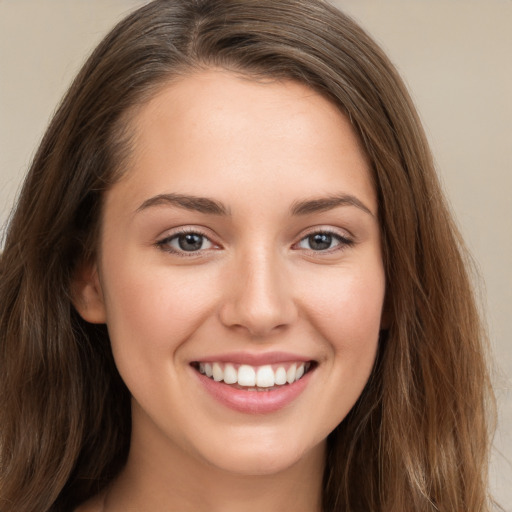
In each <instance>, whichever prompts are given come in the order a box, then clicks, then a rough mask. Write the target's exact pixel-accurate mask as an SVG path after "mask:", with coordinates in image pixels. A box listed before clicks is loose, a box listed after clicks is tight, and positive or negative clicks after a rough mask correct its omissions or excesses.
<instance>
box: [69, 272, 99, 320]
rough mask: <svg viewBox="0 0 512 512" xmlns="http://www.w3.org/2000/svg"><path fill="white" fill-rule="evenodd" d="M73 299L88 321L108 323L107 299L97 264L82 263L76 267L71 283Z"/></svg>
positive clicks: (82, 315) (79, 311)
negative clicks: (105, 298) (104, 295)
mask: <svg viewBox="0 0 512 512" xmlns="http://www.w3.org/2000/svg"><path fill="white" fill-rule="evenodd" d="M71 300H72V302H73V305H74V306H75V308H76V310H77V311H78V313H79V314H80V316H81V317H82V318H83V319H84V320H85V321H86V322H90V323H91V324H104V323H106V321H107V315H106V311H105V301H104V298H103V291H102V289H101V283H100V279H99V275H98V268H97V266H96V265H95V264H93V265H91V264H82V265H80V266H79V267H78V268H77V269H76V272H75V275H74V278H73V282H72V283H71Z"/></svg>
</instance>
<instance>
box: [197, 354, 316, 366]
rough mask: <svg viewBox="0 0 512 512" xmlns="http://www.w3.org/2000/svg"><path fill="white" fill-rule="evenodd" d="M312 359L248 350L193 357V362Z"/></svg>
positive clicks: (260, 363) (257, 362) (263, 362)
mask: <svg viewBox="0 0 512 512" xmlns="http://www.w3.org/2000/svg"><path fill="white" fill-rule="evenodd" d="M308 361H313V359H312V358H310V357H306V356H303V355H299V354H293V353H290V352H266V353H250V352H230V353H225V354H215V355H211V356H207V357H201V358H199V359H194V361H192V362H194V363H206V362H218V363H235V364H248V365H250V366H263V365H266V364H278V363H286V362H308Z"/></svg>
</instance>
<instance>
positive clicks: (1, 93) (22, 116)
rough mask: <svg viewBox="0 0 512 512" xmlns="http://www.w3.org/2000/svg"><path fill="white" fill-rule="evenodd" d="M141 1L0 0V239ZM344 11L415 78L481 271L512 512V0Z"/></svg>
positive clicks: (498, 466) (496, 474)
mask: <svg viewBox="0 0 512 512" xmlns="http://www.w3.org/2000/svg"><path fill="white" fill-rule="evenodd" d="M276 1H277V0H276ZM143 3H145V2H143V1H140V0H0V226H1V227H2V229H1V230H0V235H1V234H2V233H3V226H4V225H5V223H6V222H7V219H8V215H9V212H10V210H11V208H12V206H13V204H14V201H15V198H16V195H17V193H18V191H19V188H20V185H21V182H22V180H23V176H24V174H25V173H26V171H27V168H28V165H29V162H30V159H31V157H32V156H33V154H34V151H35V149H36V147H37V144H38V142H39V140H40V138H41V136H42V134H43V132H44V129H45V127H46V125H47V123H48V120H49V118H50V117H51V115H52V112H53V111H54V109H55V107H56V105H57V104H58V102H59V100H60V98H61V96H62V95H63V93H64V92H65V90H66V88H67V86H68V85H69V83H70V81H71V79H72V78H73V76H74V75H75V73H76V72H77V71H78V69H79V68H80V66H81V64H82V63H83V61H84V59H85V57H86V56H87V55H88V54H89V53H90V51H91V50H92V48H93V47H94V46H95V45H96V44H97V43H98V42H99V40H100V39H101V38H102V36H103V35H104V34H105V33H106V32H107V31H108V30H109V29H110V28H111V27H112V26H113V24H114V23H115V22H116V21H118V20H119V19H121V18H122V17H123V16H124V15H125V14H127V13H128V12H129V11H131V10H132V9H133V8H135V7H136V6H138V5H141V4H143ZM334 3H335V5H337V6H338V7H340V8H342V9H343V10H344V11H345V12H347V13H349V14H351V15H352V16H353V17H354V18H355V19H357V20H358V21H359V22H360V23H361V24H362V25H363V27H365V28H366V29H367V30H368V31H369V32H370V33H371V34H372V35H373V36H374V37H375V39H376V40H377V41H378V42H379V43H380V44H381V45H382V47H383V48H384V49H385V50H386V51H387V53H388V55H389V56H390V57H391V60H392V61H393V62H394V63H395V65H396V66H397V67H398V69H399V71H400V72H401V74H402V76H403V77H404V78H405V81H406V83H407V84H408V86H409V88H410V91H411V93H412V96H413V98H414V100H415V102H416V105H417V107H418V109H419V112H420V115H421V117H422V119H423V122H424V125H425V128H426V131H427V134H428V136H429V139H430V142H431V144H432V148H433V152H434V155H435V157H436V161H437V164H438V171H439V174H440V176H441V180H442V182H443V183H444V185H445V189H446V192H447V195H448V198H449V200H450V202H451V204H452V208H453V211H454V213H455V217H456V219H457V220H458V222H459V225H460V227H461V229H462V232H463V234H464V236H465V238H466V241H467V243H468V246H469V248H470V250H471V251H472V253H473V256H474V257H475V260H476V262H477V264H478V266H479V268H480V272H481V275H482V278H483V282H484V283H483V284H482V290H483V293H482V296H483V300H482V302H483V307H484V309H485V310H486V314H487V320H488V323H489V327H490V334H491V342H492V346H493V350H494V355H495V360H496V368H495V387H496V394H497V397H498V405H499V412H500V415H499V425H498V432H497V435H496V439H495V450H494V456H493V462H492V467H491V483H492V488H493V489H494V491H495V495H496V497H497V499H498V501H499V502H500V503H501V505H502V506H503V507H504V508H505V510H507V511H512V377H511V376H512V343H511V342H510V338H511V334H510V333H512V270H511V267H512V192H511V191H512V1H511V0H429V1H425V0H423V1H420V0H386V1H385V2H384V1H382V0H338V1H335V2H334Z"/></svg>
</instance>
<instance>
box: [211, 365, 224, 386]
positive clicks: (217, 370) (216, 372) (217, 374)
mask: <svg viewBox="0 0 512 512" xmlns="http://www.w3.org/2000/svg"><path fill="white" fill-rule="evenodd" d="M212 376H213V380H216V381H217V382H219V381H221V380H223V379H224V372H223V371H222V367H221V366H220V364H219V363H213V367H212Z"/></svg>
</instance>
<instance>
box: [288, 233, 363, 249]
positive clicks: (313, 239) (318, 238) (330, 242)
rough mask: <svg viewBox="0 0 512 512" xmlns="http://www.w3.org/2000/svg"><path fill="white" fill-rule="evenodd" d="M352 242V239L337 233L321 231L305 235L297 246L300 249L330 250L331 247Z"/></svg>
mask: <svg viewBox="0 0 512 512" xmlns="http://www.w3.org/2000/svg"><path fill="white" fill-rule="evenodd" d="M352 244H353V241H352V240H349V239H348V238H345V237H343V236H341V235H338V234H337V233H332V232H328V231H320V232H316V233H311V234H309V235H308V236H306V237H304V238H303V239H302V240H301V241H300V242H299V243H298V244H297V246H298V247H299V248H300V249H307V250H310V251H328V250H330V249H336V248H342V247H344V246H348V245H352Z"/></svg>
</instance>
